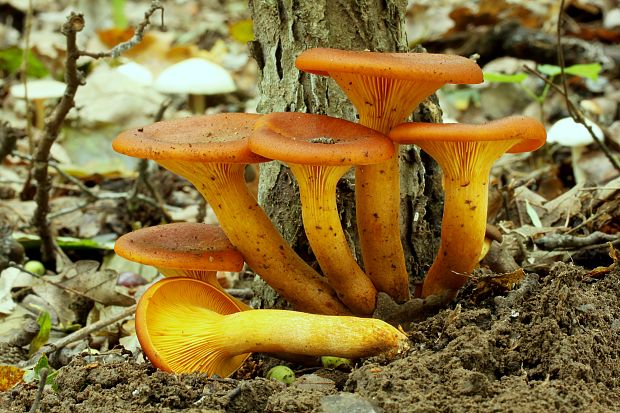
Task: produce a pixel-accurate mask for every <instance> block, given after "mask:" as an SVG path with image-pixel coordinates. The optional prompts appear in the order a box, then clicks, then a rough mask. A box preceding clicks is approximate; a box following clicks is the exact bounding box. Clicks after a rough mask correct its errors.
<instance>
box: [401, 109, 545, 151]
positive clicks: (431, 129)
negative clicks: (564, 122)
mask: <svg viewBox="0 0 620 413" xmlns="http://www.w3.org/2000/svg"><path fill="white" fill-rule="evenodd" d="M546 135H547V133H546V131H545V127H544V126H543V124H542V123H540V122H539V121H537V120H535V119H532V118H528V117H526V116H510V117H507V118H503V119H499V120H495V121H491V122H488V123H483V124H480V125H471V124H464V123H422V122H409V123H403V124H401V125H398V126H396V127H395V128H394V129H392V130H391V131H390V134H389V136H390V138H391V139H392V140H393V141H395V142H398V143H413V144H415V143H416V142H422V141H431V140H435V141H444V142H459V141H477V142H492V141H502V140H519V143H517V144H515V145H514V146H513V147H512V148H510V149H509V150H508V152H511V153H518V152H529V151H534V150H536V149H538V148H540V147H541V146H542V145H544V143H545V138H546Z"/></svg>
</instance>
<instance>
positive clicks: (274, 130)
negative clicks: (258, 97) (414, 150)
mask: <svg viewBox="0 0 620 413" xmlns="http://www.w3.org/2000/svg"><path fill="white" fill-rule="evenodd" d="M254 128H255V133H254V134H253V135H252V137H251V138H250V142H249V144H250V148H251V149H252V151H254V152H256V153H260V154H261V155H263V156H265V157H268V158H272V159H277V160H280V161H285V162H290V163H296V164H301V165H334V166H336V165H367V164H372V163H377V162H381V161H385V160H387V159H390V158H391V157H392V155H394V145H393V144H392V143H391V141H390V140H389V139H387V138H386V136H385V135H383V134H381V133H379V132H377V131H375V130H373V129H370V128H367V127H365V126H362V125H360V124H356V123H353V122H349V121H346V120H342V119H337V118H332V117H330V116H326V115H313V114H309V113H292V112H286V113H284V112H283V113H271V114H269V115H264V116H263V117H262V118H261V119H260V120H259V121H258V122H257V123H256V124H255V127H254Z"/></svg>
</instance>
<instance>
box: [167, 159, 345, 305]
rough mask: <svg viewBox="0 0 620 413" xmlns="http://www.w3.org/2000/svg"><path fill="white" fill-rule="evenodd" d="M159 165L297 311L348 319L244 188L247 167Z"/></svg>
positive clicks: (320, 279) (335, 299)
mask: <svg viewBox="0 0 620 413" xmlns="http://www.w3.org/2000/svg"><path fill="white" fill-rule="evenodd" d="M158 163H160V164H161V165H162V166H164V167H165V168H167V169H169V170H171V171H172V172H174V173H176V174H179V175H181V176H183V177H185V178H186V179H188V180H189V181H190V182H192V183H193V184H194V185H195V186H196V189H198V191H200V193H202V195H203V196H204V197H205V199H206V200H207V202H208V203H209V205H211V207H212V208H213V211H214V212H215V214H216V215H217V218H218V220H219V223H220V225H221V226H222V229H223V230H224V232H225V233H226V236H227V237H228V238H229V239H230V242H231V243H232V244H233V245H235V246H236V247H237V249H238V250H239V252H241V254H243V256H244V258H245V260H246V262H247V263H248V265H249V266H250V267H252V269H253V270H254V271H256V272H257V273H258V274H259V275H260V276H261V277H262V278H263V279H264V280H265V281H266V282H267V283H268V284H269V285H271V286H272V287H273V288H274V289H275V290H276V291H277V292H278V294H280V295H282V296H283V297H284V298H285V299H286V300H287V301H288V302H289V303H291V305H292V306H293V307H294V308H295V309H297V310H299V311H307V312H311V313H319V314H334V315H343V314H350V311H349V310H348V309H347V308H346V307H345V306H344V305H343V304H342V303H341V302H340V301H339V300H338V298H337V297H336V294H335V293H334V290H333V289H332V288H331V287H330V286H329V285H328V284H327V282H326V281H325V280H324V279H323V278H322V277H321V276H320V275H319V274H317V273H316V271H314V270H313V269H312V268H311V267H310V266H309V265H308V264H306V263H305V262H304V261H303V260H302V259H301V258H300V257H299V256H298V255H297V254H296V253H295V252H294V251H293V249H292V248H291V247H290V246H289V245H288V243H287V242H286V241H285V240H284V238H282V236H281V235H280V233H279V232H278V231H277V230H276V229H275V228H274V226H273V224H272V223H271V221H270V220H269V218H268V217H267V215H265V213H264V212H263V210H262V208H261V207H260V206H259V205H258V203H257V202H256V199H254V197H253V196H252V194H251V193H250V192H249V190H248V188H247V186H246V184H245V180H244V170H245V164H223V163H201V162H187V161H185V162H177V161H172V160H158Z"/></svg>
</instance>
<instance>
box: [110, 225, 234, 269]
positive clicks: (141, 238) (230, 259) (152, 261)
mask: <svg viewBox="0 0 620 413" xmlns="http://www.w3.org/2000/svg"><path fill="white" fill-rule="evenodd" d="M114 251H115V252H116V253H117V254H118V255H120V256H121V257H124V258H126V259H128V260H130V261H135V262H139V263H141V264H146V265H152V266H154V267H158V268H178V269H187V270H198V269H199V270H205V271H234V272H238V271H241V270H242V269H243V264H244V259H243V256H242V255H241V253H240V252H239V251H237V249H236V248H235V247H234V246H233V245H232V244H231V243H230V241H229V240H228V238H227V237H226V235H225V234H224V231H222V229H221V228H220V227H219V226H217V225H209V224H200V223H192V222H179V223H174V224H166V225H157V226H154V227H148V228H142V229H139V230H137V231H133V232H130V233H128V234H125V235H122V236H121V237H119V239H118V240H117V241H116V243H115V244H114Z"/></svg>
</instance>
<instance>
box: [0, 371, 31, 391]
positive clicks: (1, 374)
mask: <svg viewBox="0 0 620 413" xmlns="http://www.w3.org/2000/svg"><path fill="white" fill-rule="evenodd" d="M24 373H25V371H24V370H22V369H20V368H17V367H13V366H0V391H7V390H9V389H11V388H12V387H13V386H15V385H16V384H17V383H21V382H23V377H24Z"/></svg>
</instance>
